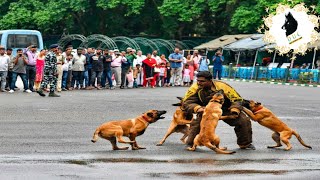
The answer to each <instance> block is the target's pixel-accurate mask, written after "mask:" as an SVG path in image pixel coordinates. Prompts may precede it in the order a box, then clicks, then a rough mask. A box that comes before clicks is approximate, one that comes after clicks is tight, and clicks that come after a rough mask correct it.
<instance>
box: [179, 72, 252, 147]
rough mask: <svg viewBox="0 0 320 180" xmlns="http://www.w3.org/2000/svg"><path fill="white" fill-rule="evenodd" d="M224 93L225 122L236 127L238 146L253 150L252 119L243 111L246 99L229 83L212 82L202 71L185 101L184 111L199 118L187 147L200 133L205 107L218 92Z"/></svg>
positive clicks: (183, 103)
mask: <svg viewBox="0 0 320 180" xmlns="http://www.w3.org/2000/svg"><path fill="white" fill-rule="evenodd" d="M221 89H222V90H223V91H224V96H225V101H224V104H223V105H222V110H223V114H222V115H223V116H225V117H224V118H225V119H221V120H223V121H224V122H225V123H227V124H229V125H230V126H234V127H235V128H234V131H235V133H236V136H237V144H238V145H239V147H240V148H241V149H252V150H254V149H255V147H254V146H253V145H252V144H251V143H252V128H251V121H250V118H249V117H248V116H247V115H246V114H245V113H244V112H242V111H241V109H242V105H244V101H243V100H244V99H243V98H242V97H241V96H240V95H239V94H238V93H237V92H236V91H235V90H234V89H233V88H232V87H231V86H229V85H228V84H227V83H224V82H222V81H218V80H212V75H211V73H210V72H209V71H201V72H199V73H198V74H197V84H193V85H192V86H191V87H190V88H189V90H188V91H187V93H186V95H185V97H184V99H183V101H182V105H183V106H182V110H183V111H185V112H186V113H187V114H193V113H196V114H197V118H196V119H194V120H193V121H191V123H190V131H189V136H188V139H187V141H186V144H187V146H192V145H193V140H194V138H195V137H196V135H197V134H198V133H199V132H200V122H201V119H202V114H203V111H204V109H205V106H206V105H207V104H208V103H209V101H210V100H211V98H212V96H213V95H214V94H215V93H216V92H217V91H218V90H221Z"/></svg>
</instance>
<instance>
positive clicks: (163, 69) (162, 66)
mask: <svg viewBox="0 0 320 180" xmlns="http://www.w3.org/2000/svg"><path fill="white" fill-rule="evenodd" d="M166 76H167V67H166V64H165V63H164V62H162V63H160V86H161V87H163V86H164V83H165V82H164V81H165V78H166Z"/></svg>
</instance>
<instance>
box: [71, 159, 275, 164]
mask: <svg viewBox="0 0 320 180" xmlns="http://www.w3.org/2000/svg"><path fill="white" fill-rule="evenodd" d="M279 161H280V160H275V159H263V160H251V159H229V160H215V159H172V160H157V159H143V158H105V159H103V158H100V159H86V160H67V161H65V163H67V164H76V165H89V164H92V163H178V164H209V165H219V164H223V165H226V164H242V163H247V162H260V163H269V164H270V163H278V162H279Z"/></svg>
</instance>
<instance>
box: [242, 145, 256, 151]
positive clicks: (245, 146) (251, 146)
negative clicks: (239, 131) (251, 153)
mask: <svg viewBox="0 0 320 180" xmlns="http://www.w3.org/2000/svg"><path fill="white" fill-rule="evenodd" d="M239 146H240V149H249V150H256V147H254V145H253V144H248V145H239Z"/></svg>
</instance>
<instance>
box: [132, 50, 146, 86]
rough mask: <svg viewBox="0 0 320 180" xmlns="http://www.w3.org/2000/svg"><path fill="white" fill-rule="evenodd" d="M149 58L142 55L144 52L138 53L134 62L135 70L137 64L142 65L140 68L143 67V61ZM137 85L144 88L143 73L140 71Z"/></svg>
mask: <svg viewBox="0 0 320 180" xmlns="http://www.w3.org/2000/svg"><path fill="white" fill-rule="evenodd" d="M146 58H147V57H146V56H145V55H143V54H142V51H140V50H139V51H137V56H136V58H135V59H134V60H133V68H134V69H135V68H136V66H137V64H140V67H141V66H142V61H143V60H145V59H146ZM136 80H137V85H139V86H142V84H143V71H140V73H138V74H137V79H136Z"/></svg>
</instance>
